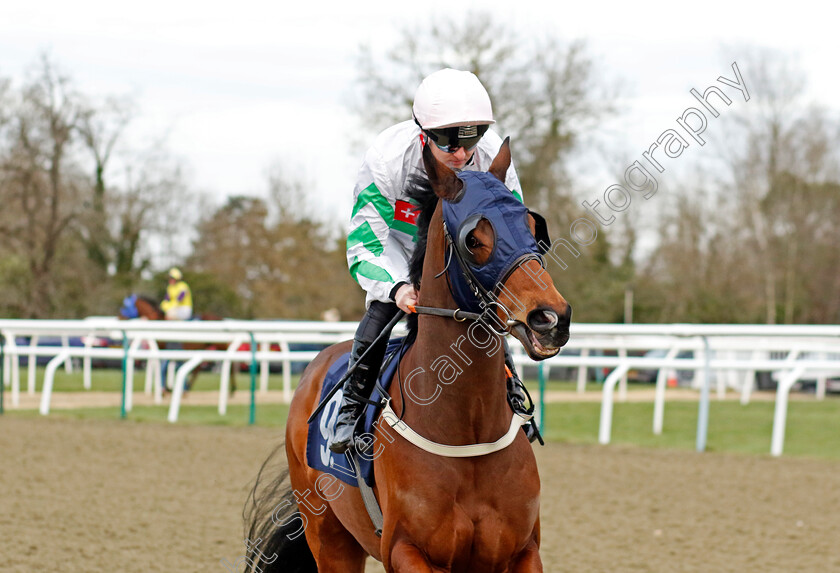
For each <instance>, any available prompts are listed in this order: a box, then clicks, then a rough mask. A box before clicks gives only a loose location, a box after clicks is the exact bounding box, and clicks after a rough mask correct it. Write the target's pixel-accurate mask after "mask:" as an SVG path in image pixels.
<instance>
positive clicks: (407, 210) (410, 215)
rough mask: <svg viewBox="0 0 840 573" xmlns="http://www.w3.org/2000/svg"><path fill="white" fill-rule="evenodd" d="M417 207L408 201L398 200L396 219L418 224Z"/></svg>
mask: <svg viewBox="0 0 840 573" xmlns="http://www.w3.org/2000/svg"><path fill="white" fill-rule="evenodd" d="M416 208H417V207H416V206H414V205H413V204H411V203H409V202H408V201H399V200H398V201H397V202H396V204H395V205H394V220H396V221H400V222H402V223H407V224H409V225H417V211H415V209H416Z"/></svg>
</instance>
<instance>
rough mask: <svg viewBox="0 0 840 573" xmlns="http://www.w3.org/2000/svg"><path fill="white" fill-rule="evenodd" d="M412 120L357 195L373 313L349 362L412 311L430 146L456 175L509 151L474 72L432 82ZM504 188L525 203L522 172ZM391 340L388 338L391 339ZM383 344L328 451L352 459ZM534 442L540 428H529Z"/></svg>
mask: <svg viewBox="0 0 840 573" xmlns="http://www.w3.org/2000/svg"><path fill="white" fill-rule="evenodd" d="M413 112H414V113H413V115H414V119H413V120H408V121H404V122H402V123H398V124H397V125H394V126H392V127H390V128H388V129H386V130H385V131H383V132H382V133H380V134H379V136H377V138H376V140H375V141H374V143H373V145H372V146H371V148H370V149H368V151H367V153H366V154H365V158H364V161H363V163H362V166H361V168H360V169H359V174H358V177H357V180H356V188H355V190H354V192H353V197H354V206H353V214H352V217H351V221H350V232H349V234H348V237H347V263H348V265H349V266H350V274H351V275H352V276H353V278H354V279H355V280H356V282H358V283H359V285H360V286H361V287H362V288H363V289H364V290H365V291H366V292H367V297H366V300H365V303H366V306H367V313H366V314H365V316H364V318H363V319H362V321H361V322H360V323H359V327H358V330H356V337H355V339H354V341H353V349H352V350H351V354H350V360H351V363H352V364H355V363H356V362H358V361H359V358H360V357H361V355H362V354H363V353H364V352H365V351H366V350H367V349H368V348H369V347H370V346H371V344H372V342H373V340H374V339H375V338H376V337H377V336H378V335H379V334H380V333H381V332H382V331H383V330H384V328H385V326H386V325H387V324H388V322H389V321H390V320H391V319H392V318H393V317H394V316H395V315H396V313H397V312H398V309H401V310H403V311H405V312H410V310H409V306H410V305H414V304H416V303H417V291H416V290H415V289H414V287H413V286H412V285H411V284H410V281H409V270H408V269H409V261H410V260H411V254H412V251H413V250H414V245H415V234H416V231H417V227H416V221H415V218H416V214H415V213H414V212H413V211H412V204H411V203H409V201H408V196H407V195H406V193H405V187H406V181H407V179H408V177H409V175H411V174H412V173H417V172H420V173H425V168H424V166H423V146H424V145H431V151H432V154H433V155H434V156H435V158H436V159H437V160H438V161H439V162H441V163H443V164H445V165H446V166H447V167H449V168H450V169H453V170H455V171H464V170H470V171H486V170H487V169H488V168H489V167H490V164H491V162H492V161H493V159H494V157H495V156H496V153H497V152H498V150H499V148H500V147H501V145H502V140H501V138H500V137H499V136H498V135H497V134H496V133H495V132H494V131H492V130H490V129H489V127H490V124H492V123H494V121H493V111H492V108H491V105H490V97H489V96H488V95H487V91H486V90H485V89H484V86H482V85H481V82H480V81H479V80H478V78H477V77H476V76H475V75H473V74H472V73H470V72H466V71H459V70H453V69H450V68H447V69H444V70H440V71H437V72H435V73H433V74H431V75H429V76H428V77H426V78H425V79H424V80H423V82H422V83H421V84H420V86H419V87H418V88H417V92H416V93H415V96H414V106H413ZM505 184H506V185H507V187H508V189H510V190H511V191H512V192H513V194H514V195H516V196H517V198H518V199H519V200H520V201H521V200H522V195H521V189H520V185H519V179H518V177H517V175H516V170H515V169H514V167H513V165H512V164H511V166H510V168H509V169H508V172H507V176H506V179H505ZM386 337H387V335H386ZM386 343H387V340H386V339H385V338H383V340H381V341H380V342H379V343H377V345H376V347H374V348H372V349H371V350H370V352H368V354H367V356H365V358H364V359H363V360H362V362H361V363H360V364H359V365H358V366H357V367H356V370H355V371H354V372H353V374H351V377H350V378H348V379H347V381H346V382H345V385H344V397H343V400H342V403H341V407H340V409H339V413H338V420H337V422H336V429H335V434H334V436H333V439H332V440H331V441H330V445H329V448H330V450H332V451H333V452H335V453H343V452H345V451H346V450H347V449H348V448H349V447H350V446H351V445H352V441H353V428H354V426H355V423H356V419H357V418H358V416H359V415H360V414H361V412H362V410H363V408H364V402H362V401H360V400H357V399H356V397H357V396H361V397H363V398H369V397H370V395H371V392H372V390H373V386H374V384H375V381H376V376H377V375H378V373H379V368H380V365H381V364H382V360H383V358H384V354H385V346H386ZM504 348H505V362H506V364H507V365H508V368H509V369H510V371H511V372H513V373H514V374H513V376H512V379H510V380H508V388H509V394H510V396H509V397H510V398H511V403H512V404H515V409H516V410H517V411H518V412H525V406H524V401H525V396H524V393H523V392H522V390H521V389H520V386H521V384H522V383H521V382H520V381H519V380H518V378H517V377H516V374H515V370H514V369H513V361H512V360H511V357H510V351H509V349H508V347H507V343H505V345H504ZM525 429H526V434H528V437H529V439H531V440H532V441H533V439H534V438H535V437H536V433H535V431H534V427H533V425H532V424H531V425H527V426H525Z"/></svg>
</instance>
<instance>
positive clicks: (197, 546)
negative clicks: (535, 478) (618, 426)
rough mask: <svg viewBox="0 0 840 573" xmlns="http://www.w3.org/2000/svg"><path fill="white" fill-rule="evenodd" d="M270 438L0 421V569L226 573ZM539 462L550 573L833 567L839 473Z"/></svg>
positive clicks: (831, 466)
mask: <svg viewBox="0 0 840 573" xmlns="http://www.w3.org/2000/svg"><path fill="white" fill-rule="evenodd" d="M280 437H281V436H280V432H278V431H277V430H272V429H265V428H225V427H198V426H189V427H187V426H178V425H173V426H169V425H157V424H141V423H134V422H120V421H116V420H115V421H73V420H66V419H60V418H57V417H54V418H37V419H24V418H18V417H14V416H4V417H0V453H2V464H0V484H2V492H0V540H2V543H0V571H9V572H23V571H26V572H32V571H38V572H40V571H56V572H59V571H61V572H63V571H68V572H83V573H84V572H99V571H107V572H141V571H142V572H149V571H164V572H176V571H177V572H184V571H186V572H189V571H202V572H203V571H219V572H223V571H225V570H226V569H225V567H223V566H222V564H221V563H220V560H221V559H226V560H227V561H230V562H232V561H234V560H235V559H236V558H237V557H238V556H239V555H241V554H242V552H243V549H244V546H243V545H242V541H241V540H242V537H243V535H242V523H241V511H242V505H243V502H244V500H245V497H246V495H247V493H248V491H249V484H250V482H251V480H252V479H253V478H254V477H255V475H256V472H257V470H258V469H259V467H260V464H261V463H262V461H263V460H264V459H265V457H266V456H267V455H268V454H269V452H270V451H271V450H272V448H273V447H274V446H275V445H276V444H277V443H278V442H279V440H280ZM537 458H538V461H539V465H540V475H541V478H542V484H543V499H542V522H543V544H542V556H543V561H544V563H545V570H546V571H551V572H555V571H556V572H624V571H628V572H636V571H639V572H663V573H671V572H683V571H686V572H691V571H697V572H704V573H705V572H723V571H733V572H735V571H738V572H744V571H749V572H752V571H754V572H803V571H814V572H828V571H840V543H838V541H837V540H838V531H840V463H838V462H829V461H814V460H803V459H794V458H781V459H770V458H766V457H746V456H734V455H723V454H716V453H707V454H703V455H698V454H695V453H692V452H678V451H666V450H647V449H639V448H632V447H616V446H609V447H601V446H572V445H563V444H549V445H548V446H547V447H545V448H538V450H537ZM510 487H511V489H512V490H514V489H515V484H510ZM512 495H514V493H512ZM381 570H382V569H381V566H379V565H374V564H371V565H370V566H369V567H368V571H369V572H376V571H381Z"/></svg>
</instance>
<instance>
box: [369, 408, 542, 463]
mask: <svg viewBox="0 0 840 573" xmlns="http://www.w3.org/2000/svg"><path fill="white" fill-rule="evenodd" d="M382 417H383V418H384V419H385V421H386V422H387V423H388V425H389V426H391V427H392V428H393V429H394V430H395V431H396V432H397V433H398V434H399V435H401V436H402V437H403V438H405V439H406V440H408V441H409V442H411V443H412V444H414V445H415V446H417V447H418V448H420V449H421V450H425V451H427V452H429V453H430V454H436V455H438V456H443V457H447V458H472V457H475V456H484V455H487V454H492V453H493V452H498V451H499V450H503V449H505V448H506V447H508V446H509V445H511V444H512V443H513V440H514V439H515V438H516V433H517V432H518V431H519V428H521V427H522V426H523V425H525V424H527V423H528V421H529V420H530V419H531V417H530V416H529V417H527V418H523V417H522V416H520V415H519V414H516V413H514V414H513V417H512V418H511V420H510V428H509V429H508V431H507V433H506V434H505V435H504V436H502V437H501V438H499V439H498V440H496V441H495V442H492V443H484V444H473V445H471V446H448V445H446V444H438V443H437V442H433V441H431V440H427V439H426V438H424V437H423V436H421V435H420V434H418V433H417V432H415V431H414V430H412V429H411V428H410V427H409V426H408V424H406V423H405V422H403V421H401V420H400V419H399V417H398V416H397V414H396V412H394V410H393V409H392V408H391V401H390V400H388V403H387V404H386V405H385V408H383V410H382Z"/></svg>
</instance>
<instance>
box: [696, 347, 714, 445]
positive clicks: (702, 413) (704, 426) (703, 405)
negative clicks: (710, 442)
mask: <svg viewBox="0 0 840 573" xmlns="http://www.w3.org/2000/svg"><path fill="white" fill-rule="evenodd" d="M700 338H702V339H703V346H704V347H705V348H706V352H705V354H706V355H705V357H704V362H705V364H704V366H703V386H702V387H701V389H700V405H699V406H698V410H697V444H696V449H697V451H698V452H703V451H706V436H707V435H708V432H709V386H711V384H712V367H711V362H712V350H711V348H709V339H708V338H707V337H706V336H701V337H700Z"/></svg>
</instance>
